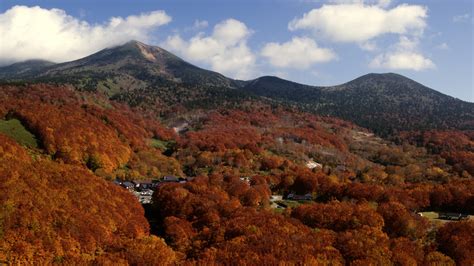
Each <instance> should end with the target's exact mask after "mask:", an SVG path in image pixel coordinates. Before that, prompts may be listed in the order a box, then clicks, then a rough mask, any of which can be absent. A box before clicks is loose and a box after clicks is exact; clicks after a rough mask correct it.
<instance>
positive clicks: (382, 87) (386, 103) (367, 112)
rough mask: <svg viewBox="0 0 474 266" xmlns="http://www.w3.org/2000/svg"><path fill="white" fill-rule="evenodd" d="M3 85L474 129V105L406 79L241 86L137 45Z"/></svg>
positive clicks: (384, 124) (406, 126) (147, 104)
mask: <svg viewBox="0 0 474 266" xmlns="http://www.w3.org/2000/svg"><path fill="white" fill-rule="evenodd" d="M0 79H3V80H7V81H15V80H16V81H17V80H28V81H36V82H54V83H69V84H73V85H74V86H76V88H78V89H79V90H87V91H99V92H102V93H104V94H105V95H107V96H108V97H110V98H112V99H115V100H119V101H122V102H127V103H128V104H129V105H132V106H142V107H144V108H155V109H156V108H171V107H172V106H176V105H180V106H184V107H185V108H214V107H216V106H220V105H230V106H233V107H236V106H239V104H241V102H242V101H245V100H248V99H252V100H259V101H262V100H264V101H267V102H268V101H270V102H271V103H273V104H279V105H290V106H292V107H296V108H299V109H301V110H304V111H308V112H312V113H316V114H321V115H330V116H336V117H340V118H343V119H345V120H349V121H352V122H354V123H356V124H358V125H361V126H363V127H367V128H369V129H371V130H373V131H375V132H376V133H379V134H382V135H387V134H391V133H393V132H396V131H405V130H425V129H447V128H454V129H474V104H473V103H468V102H464V101H461V100H459V99H455V98H453V97H450V96H447V95H444V94H442V93H440V92H437V91H435V90H432V89H430V88H428V87H426V86H424V85H422V84H420V83H417V82H415V81H413V80H411V79H409V78H406V77H404V76H401V75H398V74H393V73H387V74H367V75H364V76H362V77H359V78H357V79H355V80H352V81H350V82H347V83H345V84H342V85H337V86H330V87H317V86H309V85H303V84H299V83H295V82H292V81H288V80H284V79H280V78H278V77H271V76H264V77H260V78H257V79H255V80H250V81H239V80H234V79H231V78H228V77H225V76H223V75H221V74H219V73H216V72H213V71H209V70H205V69H202V68H199V67H196V66H194V65H192V64H190V63H188V62H186V61H184V60H183V59H181V58H179V57H177V56H175V55H173V54H172V53H170V52H168V51H166V50H164V49H162V48H160V47H155V46H148V45H145V44H143V43H141V42H138V41H130V42H128V43H126V44H124V45H121V46H116V47H113V48H108V49H104V50H102V51H99V52H97V53H95V54H92V55H90V56H87V57H85V58H82V59H79V60H75V61H71V62H66V63H61V64H53V63H50V62H45V61H27V62H24V63H17V64H14V65H11V66H8V67H3V68H0Z"/></svg>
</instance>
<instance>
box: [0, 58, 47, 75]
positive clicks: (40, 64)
mask: <svg viewBox="0 0 474 266" xmlns="http://www.w3.org/2000/svg"><path fill="white" fill-rule="evenodd" d="M52 65H54V63H53V62H50V61H46V60H27V61H24V62H19V63H15V64H12V65H9V66H4V67H0V78H8V77H11V76H16V77H18V76H20V77H21V76H31V75H34V74H35V73H37V72H39V71H41V70H43V69H44V68H46V67H49V66H52Z"/></svg>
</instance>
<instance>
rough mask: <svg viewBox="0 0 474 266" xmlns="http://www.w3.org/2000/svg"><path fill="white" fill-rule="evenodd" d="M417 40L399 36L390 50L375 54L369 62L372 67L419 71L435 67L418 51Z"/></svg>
mask: <svg viewBox="0 0 474 266" xmlns="http://www.w3.org/2000/svg"><path fill="white" fill-rule="evenodd" d="M418 44H419V41H418V40H417V39H409V38H407V37H405V36H402V37H400V40H399V42H398V43H397V44H396V45H395V46H394V47H393V48H392V50H391V51H389V52H386V53H383V54H380V55H378V56H376V57H375V58H374V59H373V60H372V61H371V62H370V64H369V66H370V67H372V68H384V69H394V70H402V69H404V70H414V71H421V70H426V69H432V68H435V67H436V66H435V64H434V63H433V61H431V59H429V58H426V57H424V56H423V54H421V53H420V52H419V51H418Z"/></svg>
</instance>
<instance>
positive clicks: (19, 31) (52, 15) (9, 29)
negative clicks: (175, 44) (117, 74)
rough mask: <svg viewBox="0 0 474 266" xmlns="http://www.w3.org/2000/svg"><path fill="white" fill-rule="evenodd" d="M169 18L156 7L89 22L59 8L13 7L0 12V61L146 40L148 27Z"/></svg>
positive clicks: (76, 54)
mask: <svg viewBox="0 0 474 266" xmlns="http://www.w3.org/2000/svg"><path fill="white" fill-rule="evenodd" d="M170 21H171V17H170V16H168V15H167V14H166V13H165V12H164V11H160V10H158V11H152V12H147V13H142V14H140V15H136V16H128V17H126V18H122V17H112V18H110V20H109V21H108V22H106V23H102V24H94V25H91V24H89V23H87V22H86V21H82V20H79V19H77V18H75V17H72V16H70V15H68V14H67V13H66V12H65V11H64V10H61V9H44V8H41V7H38V6H35V7H27V6H14V7H12V8H10V9H8V10H7V11H5V12H4V13H1V14H0V36H1V38H2V40H1V41H0V64H7V63H13V62H18V61H23V60H27V59H46V60H50V61H54V62H64V61H68V60H74V59H78V58H81V57H84V56H87V55H89V54H91V53H93V52H96V51H98V50H100V49H103V48H106V47H109V46H113V45H117V44H121V43H124V42H126V41H129V40H131V39H138V40H141V41H145V42H146V41H149V40H150V32H151V31H152V30H154V29H156V28H157V27H159V26H162V25H165V24H167V23H169V22H170Z"/></svg>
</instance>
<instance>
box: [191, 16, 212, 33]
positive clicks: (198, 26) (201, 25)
mask: <svg viewBox="0 0 474 266" xmlns="http://www.w3.org/2000/svg"><path fill="white" fill-rule="evenodd" d="M208 26H209V22H207V20H199V19H197V20H195V21H194V24H193V26H192V27H189V28H187V30H193V31H198V30H202V29H205V28H207V27H208Z"/></svg>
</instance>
